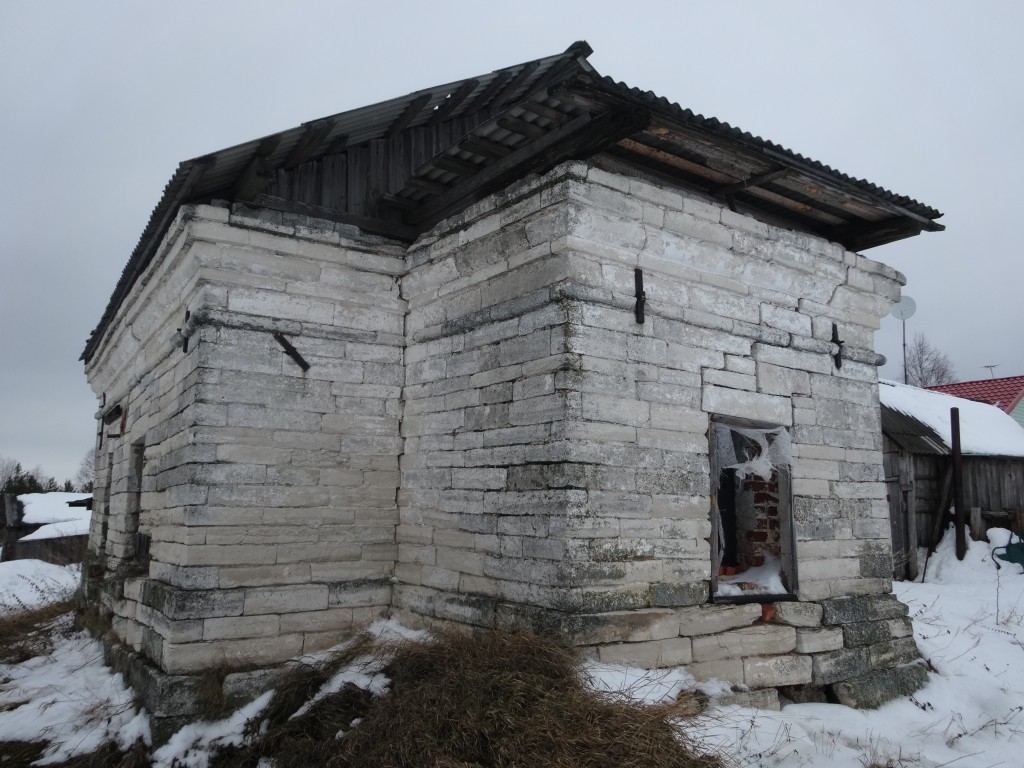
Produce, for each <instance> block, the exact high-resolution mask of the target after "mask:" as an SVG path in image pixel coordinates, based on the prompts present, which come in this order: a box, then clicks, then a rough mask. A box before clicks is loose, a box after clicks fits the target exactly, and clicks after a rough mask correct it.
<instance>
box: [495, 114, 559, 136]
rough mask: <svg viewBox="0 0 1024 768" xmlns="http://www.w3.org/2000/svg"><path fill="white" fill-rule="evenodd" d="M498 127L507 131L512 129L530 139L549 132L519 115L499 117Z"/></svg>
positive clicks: (513, 131)
mask: <svg viewBox="0 0 1024 768" xmlns="http://www.w3.org/2000/svg"><path fill="white" fill-rule="evenodd" d="M498 127H499V128H504V129H505V130H506V131H512V133H515V134H518V135H520V136H525V137H526V138H528V139H539V138H540V137H541V136H543V135H544V134H546V133H547V132H548V131H547V129H545V128H541V127H540V126H539V125H534V124H533V123H528V122H526V121H525V120H520V119H519V118H518V117H501V118H498Z"/></svg>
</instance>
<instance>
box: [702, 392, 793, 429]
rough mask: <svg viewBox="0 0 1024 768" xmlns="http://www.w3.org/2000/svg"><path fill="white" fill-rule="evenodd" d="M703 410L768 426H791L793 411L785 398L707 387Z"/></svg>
mask: <svg viewBox="0 0 1024 768" xmlns="http://www.w3.org/2000/svg"><path fill="white" fill-rule="evenodd" d="M701 409H702V410H704V411H706V412H707V413H716V414H720V415H722V416H736V417H738V418H745V419H753V420H755V421H762V422H766V423H768V424H779V425H780V426H786V427H788V426H791V425H792V424H793V411H792V408H791V406H790V401H789V399H788V398H785V397H778V396H775V395H766V394H762V393H758V392H745V391H742V390H735V389H725V388H723V387H716V386H713V385H710V384H708V385H705V386H704V388H703V393H702V396H701Z"/></svg>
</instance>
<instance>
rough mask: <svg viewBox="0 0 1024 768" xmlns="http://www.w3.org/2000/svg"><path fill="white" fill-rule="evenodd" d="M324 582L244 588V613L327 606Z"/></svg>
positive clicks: (289, 610) (313, 608)
mask: <svg viewBox="0 0 1024 768" xmlns="http://www.w3.org/2000/svg"><path fill="white" fill-rule="evenodd" d="M327 602H328V588H327V585H326V584H302V585H296V586H281V587H258V588H255V589H247V590H245V609H244V613H245V615H247V616H248V615H252V614H267V613H298V612H300V611H318V610H324V609H326V608H327Z"/></svg>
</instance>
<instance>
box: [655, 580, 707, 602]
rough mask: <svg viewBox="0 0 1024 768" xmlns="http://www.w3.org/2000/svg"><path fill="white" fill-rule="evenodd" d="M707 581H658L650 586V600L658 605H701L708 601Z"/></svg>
mask: <svg viewBox="0 0 1024 768" xmlns="http://www.w3.org/2000/svg"><path fill="white" fill-rule="evenodd" d="M708 594H709V589H708V582H707V581H697V582H694V583H691V584H664V583H658V584H654V585H653V586H652V587H651V602H652V603H653V604H654V605H656V606H658V607H662V606H664V607H674V606H691V605H702V604H704V603H706V602H707V601H708Z"/></svg>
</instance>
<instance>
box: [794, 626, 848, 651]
mask: <svg viewBox="0 0 1024 768" xmlns="http://www.w3.org/2000/svg"><path fill="white" fill-rule="evenodd" d="M842 647H843V630H842V629H840V628H839V627H828V628H826V629H808V628H804V627H798V628H797V630H796V650H797V653H824V652H825V651H838V650H839V649H841V648H842Z"/></svg>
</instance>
